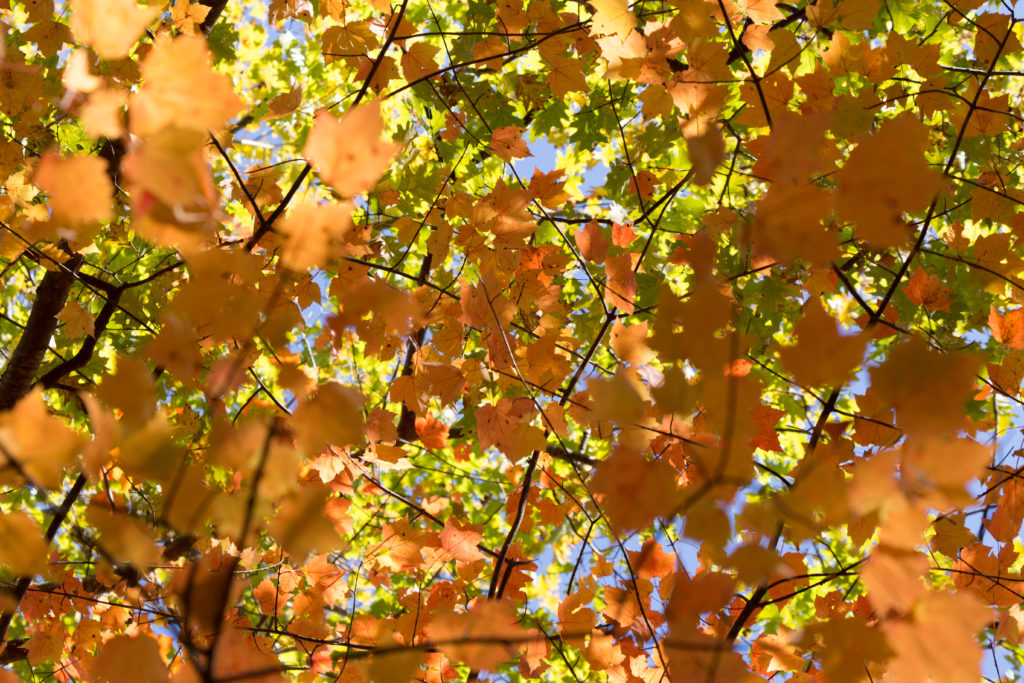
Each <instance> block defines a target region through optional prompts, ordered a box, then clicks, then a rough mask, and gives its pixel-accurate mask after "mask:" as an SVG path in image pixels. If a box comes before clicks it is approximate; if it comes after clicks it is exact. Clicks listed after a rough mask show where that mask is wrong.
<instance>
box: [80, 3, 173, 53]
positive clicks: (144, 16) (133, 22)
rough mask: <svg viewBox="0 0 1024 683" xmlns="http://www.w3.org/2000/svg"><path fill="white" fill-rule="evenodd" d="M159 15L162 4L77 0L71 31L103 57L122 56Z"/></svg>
mask: <svg viewBox="0 0 1024 683" xmlns="http://www.w3.org/2000/svg"><path fill="white" fill-rule="evenodd" d="M159 15H160V8H159V7H140V6H139V4H138V3H137V2H136V1H135V0H75V1H74V3H72V11H71V30H72V31H73V32H74V34H75V37H76V38H78V39H79V40H80V41H82V42H83V43H85V44H87V45H89V46H90V47H92V48H93V49H94V50H96V54H98V55H99V56H100V57H102V58H103V59H119V58H121V57H126V56H127V55H128V52H129V51H130V50H131V49H132V47H133V46H134V45H135V42H136V41H137V40H138V39H139V36H141V35H142V32H143V31H144V30H145V29H146V26H148V25H149V24H150V22H152V21H153V20H154V19H156V18H157V17H158V16H159Z"/></svg>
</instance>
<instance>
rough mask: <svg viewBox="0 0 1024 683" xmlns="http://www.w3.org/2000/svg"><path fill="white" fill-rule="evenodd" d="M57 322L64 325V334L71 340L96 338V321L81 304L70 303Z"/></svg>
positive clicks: (59, 315)
mask: <svg viewBox="0 0 1024 683" xmlns="http://www.w3.org/2000/svg"><path fill="white" fill-rule="evenodd" d="M57 320H60V321H61V322H62V323H64V334H66V335H68V336H69V337H70V338H71V339H78V338H80V337H85V336H86V335H88V336H90V337H95V336H96V319H95V318H93V317H92V314H91V313H89V311H87V310H86V309H85V307H84V306H82V305H81V304H79V303H76V302H74V301H69V302H68V303H67V304H66V305H65V306H64V308H63V309H62V310H61V312H60V313H58V314H57Z"/></svg>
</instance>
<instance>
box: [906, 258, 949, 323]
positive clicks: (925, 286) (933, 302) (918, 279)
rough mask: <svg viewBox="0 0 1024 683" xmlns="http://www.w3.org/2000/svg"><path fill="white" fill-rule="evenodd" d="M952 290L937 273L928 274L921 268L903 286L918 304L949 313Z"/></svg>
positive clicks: (910, 297) (908, 296)
mask: <svg viewBox="0 0 1024 683" xmlns="http://www.w3.org/2000/svg"><path fill="white" fill-rule="evenodd" d="M952 291H953V289H952V288H951V287H946V286H945V285H943V284H942V280H940V279H939V277H938V276H937V275H928V274H927V273H925V272H924V270H922V269H920V268H919V269H917V270H916V271H914V274H913V275H911V276H910V280H909V281H908V282H907V284H906V285H905V286H904V287H903V293H904V294H906V295H907V298H908V299H910V300H911V301H913V302H914V303H915V304H917V305H918V306H924V307H925V308H929V309H931V310H933V311H946V312H947V313H948V312H949V306H950V304H951V303H952V301H951V300H950V298H949V295H950V294H951V293H952Z"/></svg>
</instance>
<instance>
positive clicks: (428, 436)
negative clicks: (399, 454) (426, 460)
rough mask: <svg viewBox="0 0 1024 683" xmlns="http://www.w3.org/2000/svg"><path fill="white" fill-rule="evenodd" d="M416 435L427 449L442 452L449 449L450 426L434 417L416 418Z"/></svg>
mask: <svg viewBox="0 0 1024 683" xmlns="http://www.w3.org/2000/svg"><path fill="white" fill-rule="evenodd" d="M416 435H417V436H418V437H419V438H420V442H422V443H423V445H424V446H425V447H426V448H430V449H433V450H442V449H444V448H447V447H448V425H446V424H444V423H443V422H439V421H438V420H436V419H434V417H433V416H432V415H427V416H426V417H417V418H416Z"/></svg>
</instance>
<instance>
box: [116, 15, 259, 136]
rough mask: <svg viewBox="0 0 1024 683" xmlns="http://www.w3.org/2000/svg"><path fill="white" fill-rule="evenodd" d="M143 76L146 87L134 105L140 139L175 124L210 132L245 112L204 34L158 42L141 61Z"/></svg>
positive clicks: (135, 127) (134, 127) (134, 124)
mask: <svg viewBox="0 0 1024 683" xmlns="http://www.w3.org/2000/svg"><path fill="white" fill-rule="evenodd" d="M142 77H143V85H142V88H141V89H140V90H139V92H137V93H136V94H135V95H134V96H133V97H132V101H131V112H132V116H131V128H132V133H134V134H135V135H139V136H148V135H152V134H153V133H157V132H159V131H160V130H161V129H163V128H166V127H168V126H172V125H173V126H175V127H177V128H182V129H187V130H195V131H201V132H203V133H204V134H205V133H206V132H207V131H208V130H210V129H213V130H217V129H219V128H221V127H222V126H223V125H224V123H225V122H226V121H227V120H228V119H230V118H231V117H233V116H235V115H236V114H238V113H239V112H240V111H242V102H241V101H240V100H239V99H238V96H237V95H235V92H234V89H233V88H232V87H231V80H230V79H228V77H227V76H225V75H223V74H219V73H216V72H215V71H214V70H213V67H212V66H211V64H210V51H209V50H208V49H207V47H206V40H205V39H204V38H203V37H202V36H198V35H196V36H180V37H178V38H176V39H174V40H166V39H165V40H159V41H157V43H156V44H155V45H154V46H153V49H152V51H150V53H149V54H147V55H146V59H145V60H144V61H143V62H142ZM199 93H201V96H200V97H197V94H199Z"/></svg>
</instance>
